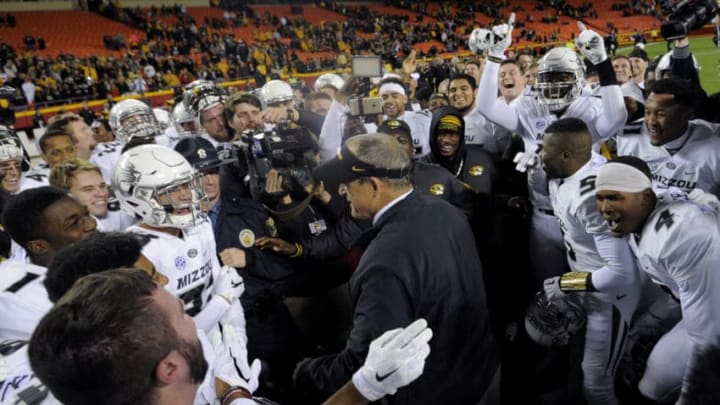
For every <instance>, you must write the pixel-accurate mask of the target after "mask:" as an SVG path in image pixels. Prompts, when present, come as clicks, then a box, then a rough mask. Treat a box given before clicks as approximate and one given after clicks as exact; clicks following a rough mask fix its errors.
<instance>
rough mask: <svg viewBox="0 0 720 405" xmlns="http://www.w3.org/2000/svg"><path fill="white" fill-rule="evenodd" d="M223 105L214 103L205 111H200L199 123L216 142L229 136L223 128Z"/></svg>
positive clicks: (228, 138)
mask: <svg viewBox="0 0 720 405" xmlns="http://www.w3.org/2000/svg"><path fill="white" fill-rule="evenodd" d="M224 111H225V107H224V106H223V105H222V104H216V105H214V106H212V107H210V108H208V109H206V110H205V111H202V112H200V123H201V125H202V127H203V128H205V131H207V133H208V135H210V136H211V137H212V138H213V139H215V140H216V141H218V142H227V141H229V140H230V136H229V135H228V133H227V128H225V116H224V115H223V114H224Z"/></svg>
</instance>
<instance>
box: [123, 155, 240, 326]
mask: <svg viewBox="0 0 720 405" xmlns="http://www.w3.org/2000/svg"><path fill="white" fill-rule="evenodd" d="M201 177H202V175H201V174H200V173H199V172H197V171H196V170H195V169H193V167H192V166H191V165H190V163H188V161H187V160H185V158H183V156H182V155H180V154H179V153H177V152H175V151H174V150H172V149H170V148H168V147H165V146H161V145H140V146H137V147H135V148H132V149H130V150H129V151H127V152H125V153H124V154H123V155H122V157H121V158H120V160H119V161H118V163H117V166H116V167H115V171H114V172H113V182H112V187H113V190H114V192H115V195H116V197H117V198H118V200H119V201H120V206H121V207H122V209H124V210H125V211H127V212H128V213H130V214H133V215H135V216H136V217H137V218H138V221H139V223H138V224H137V225H133V226H131V227H129V228H128V231H130V232H134V233H138V234H142V235H148V236H150V237H151V240H150V242H149V243H148V244H147V245H146V246H145V247H144V248H143V255H145V256H146V257H147V258H148V259H149V260H150V261H151V262H152V263H153V264H154V265H155V268H156V269H157V270H158V271H159V272H161V273H163V274H165V275H166V276H167V277H168V278H169V279H170V282H169V283H168V284H167V285H166V286H165V288H167V289H168V290H169V291H170V292H171V293H173V294H174V295H175V296H177V297H179V298H180V299H181V300H182V301H183V303H184V305H185V311H186V312H187V313H188V314H189V315H191V316H195V317H196V320H195V321H196V322H197V324H198V326H199V327H200V328H202V329H203V330H206V331H209V330H210V329H211V328H212V327H213V326H214V325H215V324H216V323H217V321H218V320H219V318H220V317H221V316H222V315H223V314H224V313H225V312H226V311H227V309H228V308H229V305H230V303H229V302H227V300H225V299H223V298H222V296H220V295H214V296H213V295H212V289H211V286H212V284H213V280H214V279H217V277H218V276H219V275H220V271H221V269H220V264H219V262H218V258H217V255H216V251H215V237H214V236H213V230H212V225H211V224H210V221H209V220H208V219H207V216H206V215H205V214H204V213H203V211H202V208H201V202H202V200H203V199H204V198H205V193H204V191H203V187H202V180H201ZM223 271H235V270H230V269H223Z"/></svg>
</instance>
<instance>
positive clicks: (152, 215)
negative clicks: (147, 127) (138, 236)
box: [112, 145, 207, 229]
mask: <svg viewBox="0 0 720 405" xmlns="http://www.w3.org/2000/svg"><path fill="white" fill-rule="evenodd" d="M112 188H113V191H114V192H115V195H116V196H117V198H118V201H119V202H120V206H121V207H122V209H123V210H125V211H127V212H128V213H131V214H134V215H135V216H136V217H137V218H138V219H139V220H141V221H142V222H144V223H146V224H148V225H152V226H158V227H174V228H181V229H183V228H189V227H193V226H195V225H197V224H199V223H201V222H202V221H204V220H206V218H207V217H206V216H205V214H204V213H203V211H202V209H201V206H200V203H201V202H202V201H203V199H205V193H204V192H203V186H202V174H200V173H199V172H197V171H196V170H195V169H194V168H193V167H192V166H191V165H190V163H188V161H187V160H185V158H184V157H183V156H182V155H181V154H179V153H178V152H176V151H174V150H172V149H170V148H168V147H165V146H161V145H140V146H136V147H134V148H132V149H130V150H128V151H127V152H125V153H123V155H122V157H121V158H120V160H119V161H118V162H117V164H116V165H115V170H114V171H113V176H112Z"/></svg>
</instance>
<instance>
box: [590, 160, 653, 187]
mask: <svg viewBox="0 0 720 405" xmlns="http://www.w3.org/2000/svg"><path fill="white" fill-rule="evenodd" d="M648 188H652V182H651V181H650V179H649V178H648V176H647V175H645V173H643V172H641V171H640V170H638V169H636V168H634V167H632V166H630V165H627V164H624V163H613V162H610V163H608V164H606V165H605V166H603V167H601V168H600V171H598V175H597V179H595V190H596V191H622V192H627V193H639V192H641V191H643V190H645V189H648Z"/></svg>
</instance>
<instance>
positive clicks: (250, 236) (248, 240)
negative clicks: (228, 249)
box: [238, 229, 255, 248]
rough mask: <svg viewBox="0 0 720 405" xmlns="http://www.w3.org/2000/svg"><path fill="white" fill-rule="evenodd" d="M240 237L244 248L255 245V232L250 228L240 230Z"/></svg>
mask: <svg viewBox="0 0 720 405" xmlns="http://www.w3.org/2000/svg"><path fill="white" fill-rule="evenodd" d="M238 239H240V244H241V245H242V247H244V248H249V247H253V245H255V234H254V233H253V231H251V230H249V229H243V230H242V231H240V234H238Z"/></svg>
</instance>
